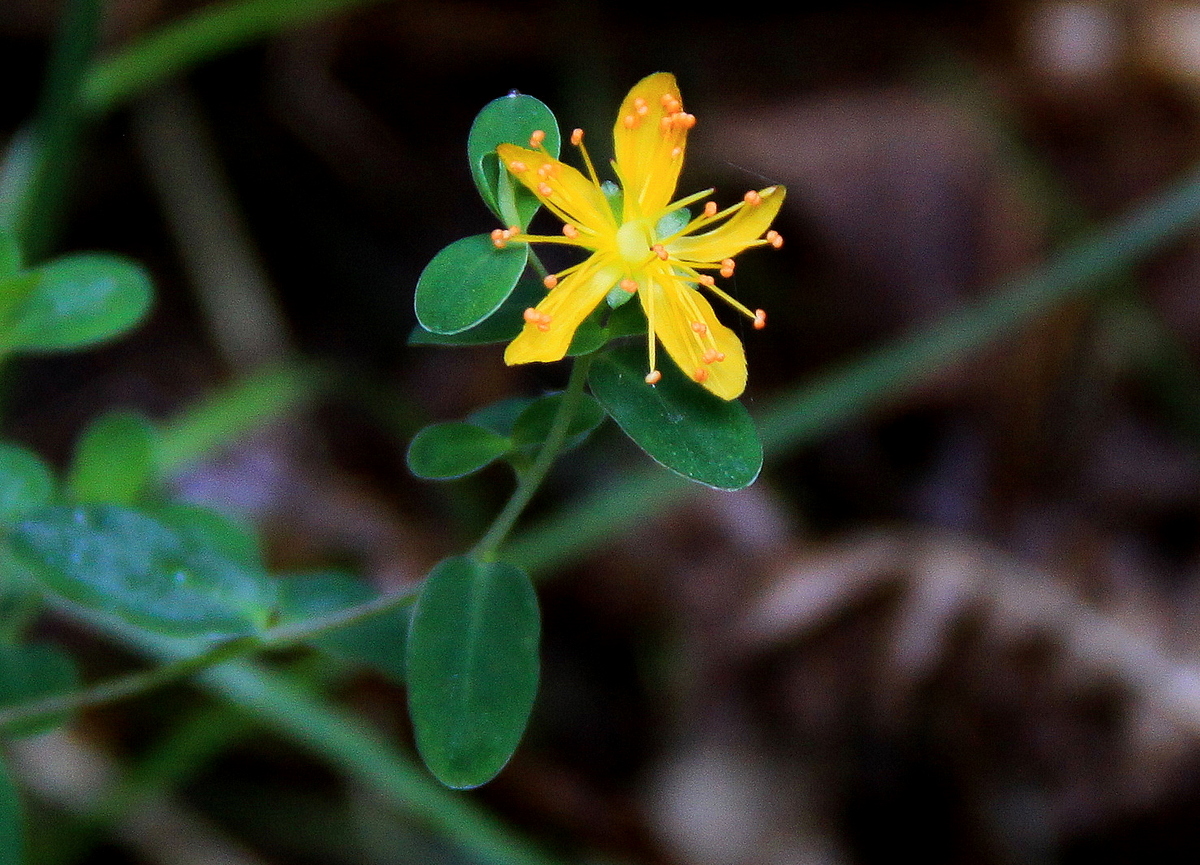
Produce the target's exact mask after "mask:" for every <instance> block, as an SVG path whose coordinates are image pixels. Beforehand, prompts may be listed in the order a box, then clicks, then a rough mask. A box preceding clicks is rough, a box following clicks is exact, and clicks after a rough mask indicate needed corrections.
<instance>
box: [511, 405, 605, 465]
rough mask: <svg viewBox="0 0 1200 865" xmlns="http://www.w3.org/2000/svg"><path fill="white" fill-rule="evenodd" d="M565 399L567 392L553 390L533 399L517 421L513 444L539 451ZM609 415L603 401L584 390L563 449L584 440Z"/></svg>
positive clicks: (574, 445) (513, 433) (568, 428)
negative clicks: (597, 400)
mask: <svg viewBox="0 0 1200 865" xmlns="http://www.w3.org/2000/svg"><path fill="white" fill-rule="evenodd" d="M562 401H563V394H561V393H552V394H547V395H546V396H543V397H538V398H537V399H536V400H534V401H533V402H532V403H530V404H529V405H528V406H527V407H526V408H525V410H524V411H523V412H521V415H520V417H518V418H517V420H516V422H515V423H514V424H513V429H512V441H513V444H514V445H515V446H517V447H519V448H524V449H526V450H528V451H530V452H532V453H536V452H537V449H538V448H540V447H541V446H542V443H543V442H544V441H546V436H548V435H549V434H550V427H551V425H552V424H553V423H554V415H555V414H556V413H557V412H558V407H559V406H560V405H562ZM605 417H606V415H605V414H604V409H602V408H601V407H600V403H598V402H596V400H594V399H592V397H590V396H588V395H587V394H580V395H579V403H578V404H577V405H576V407H575V414H574V416H573V417H572V418H571V425H570V426H569V427H567V438H566V441H565V442H564V443H563V449H564V450H569V449H571V448H573V447H577V446H579V445H580V444H582V443H583V440H584V439H586V438H587V437H588V436H589V435H591V432H592V430H594V429H595V428H596V427H598V426H600V424H601V423H603V422H604V418H605Z"/></svg>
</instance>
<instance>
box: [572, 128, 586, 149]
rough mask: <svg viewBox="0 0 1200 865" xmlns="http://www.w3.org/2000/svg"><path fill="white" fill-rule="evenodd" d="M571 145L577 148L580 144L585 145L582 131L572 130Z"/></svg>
mask: <svg viewBox="0 0 1200 865" xmlns="http://www.w3.org/2000/svg"><path fill="white" fill-rule="evenodd" d="M571 143H572V144H574V145H575V146H576V147H578V146H579V145H580V144H582V143H583V130H582V129H572V130H571Z"/></svg>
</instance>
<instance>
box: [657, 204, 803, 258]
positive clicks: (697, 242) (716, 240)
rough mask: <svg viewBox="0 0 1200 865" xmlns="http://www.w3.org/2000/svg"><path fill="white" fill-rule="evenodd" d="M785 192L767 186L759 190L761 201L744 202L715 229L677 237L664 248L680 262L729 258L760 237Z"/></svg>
mask: <svg viewBox="0 0 1200 865" xmlns="http://www.w3.org/2000/svg"><path fill="white" fill-rule="evenodd" d="M786 192H787V190H785V189H784V188H783V187H782V186H770V187H767V188H766V189H764V190H762V191H761V192H759V193H758V194H759V196H761V197H762V201H761V202H760V203H758V204H755V205H749V204H747V205H745V206H743V207H742V208H741V209H740V210H738V211H737V213H735V214H734V215H733V216H731V217H730V218H729V220H728V221H727V222H725V223H724V224H722V225H721V226H720V227H719V228H715V229H713V230H712V231H709V232H706V233H704V234H693V235H690V236H688V237H681V238H678V239H677V240H673V241H671V242H670V243H668V244H666V247H667V251H668V252H670V253H671V256H672V257H673V258H676V259H678V260H680V261H686V262H696V263H709V264H711V263H714V262H718V261H721V260H722V259H724V258H733V257H734V256H735V255H737V254H738V253H739V252H741V251H742V250H743V249H745V248H746V247H747V246H749V245H750V244H752V243H754V241H756V240H758V239H759V238H760V237H762V236H763V233H764V232H765V231H766V230H767V229H768V228H770V227H771V223H772V222H774V221H775V217H776V215H778V213H779V207H780V205H782V204H783V196H784V194H785V193H786Z"/></svg>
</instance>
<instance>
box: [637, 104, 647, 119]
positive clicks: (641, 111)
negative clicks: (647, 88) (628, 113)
mask: <svg viewBox="0 0 1200 865" xmlns="http://www.w3.org/2000/svg"><path fill="white" fill-rule="evenodd" d="M635 110H636V111H637V115H638V117H645V116H646V115H647V114H648V113H649V111H650V107H649V106H648V105H646V103H644V102H643V103H642V104H641V105H639V106H638V107H637V108H636V109H635Z"/></svg>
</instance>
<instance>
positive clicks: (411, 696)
mask: <svg viewBox="0 0 1200 865" xmlns="http://www.w3.org/2000/svg"><path fill="white" fill-rule="evenodd" d="M540 629H541V620H540V615H539V613H538V603H537V595H536V594H535V593H534V591H533V586H532V585H531V584H530V582H529V577H528V576H526V574H525V572H524V571H522V570H521V569H520V568H516V567H513V566H512V565H509V564H506V563H505V562H479V561H476V560H474V559H471V558H468V557H465V556H462V557H458V558H452V559H446V560H445V561H442V562H441V563H439V564H438V565H437V566H436V567H435V568H434V569H433V571H432V572H431V573H430V574H429V576H428V578H427V579H426V580H425V584H424V586H423V587H422V588H421V593H420V595H419V596H418V598H417V603H416V607H415V608H414V610H413V619H412V626H411V628H410V630H409V636H408V676H407V678H408V706H409V713H410V714H411V716H412V722H413V730H414V732H415V734H416V740H417V749H418V750H419V751H420V753H421V757H422V759H424V760H425V765H426V766H428V767H429V770H430V771H431V772H432V773H433V774H434V776H435V777H436V778H437V779H438V780H439V781H441V782H442V783H443V784H445V785H446V786H447V787H455V788H466V787H477V786H479V785H480V784H484V783H486V782H487V781H490V780H491V779H492V778H494V777H495V776H496V774H497V773H498V772H499V771H500V770H501V769H502V768H504V764H505V763H507V762H508V759H509V757H511V756H512V753H513V751H514V750H516V747H517V744H518V743H519V742H520V740H521V735H522V733H523V732H524V731H525V725H526V723H527V722H528V720H529V713H530V710H531V709H532V708H533V700H534V697H535V696H536V694H537V683H538V641H539V639H540Z"/></svg>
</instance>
